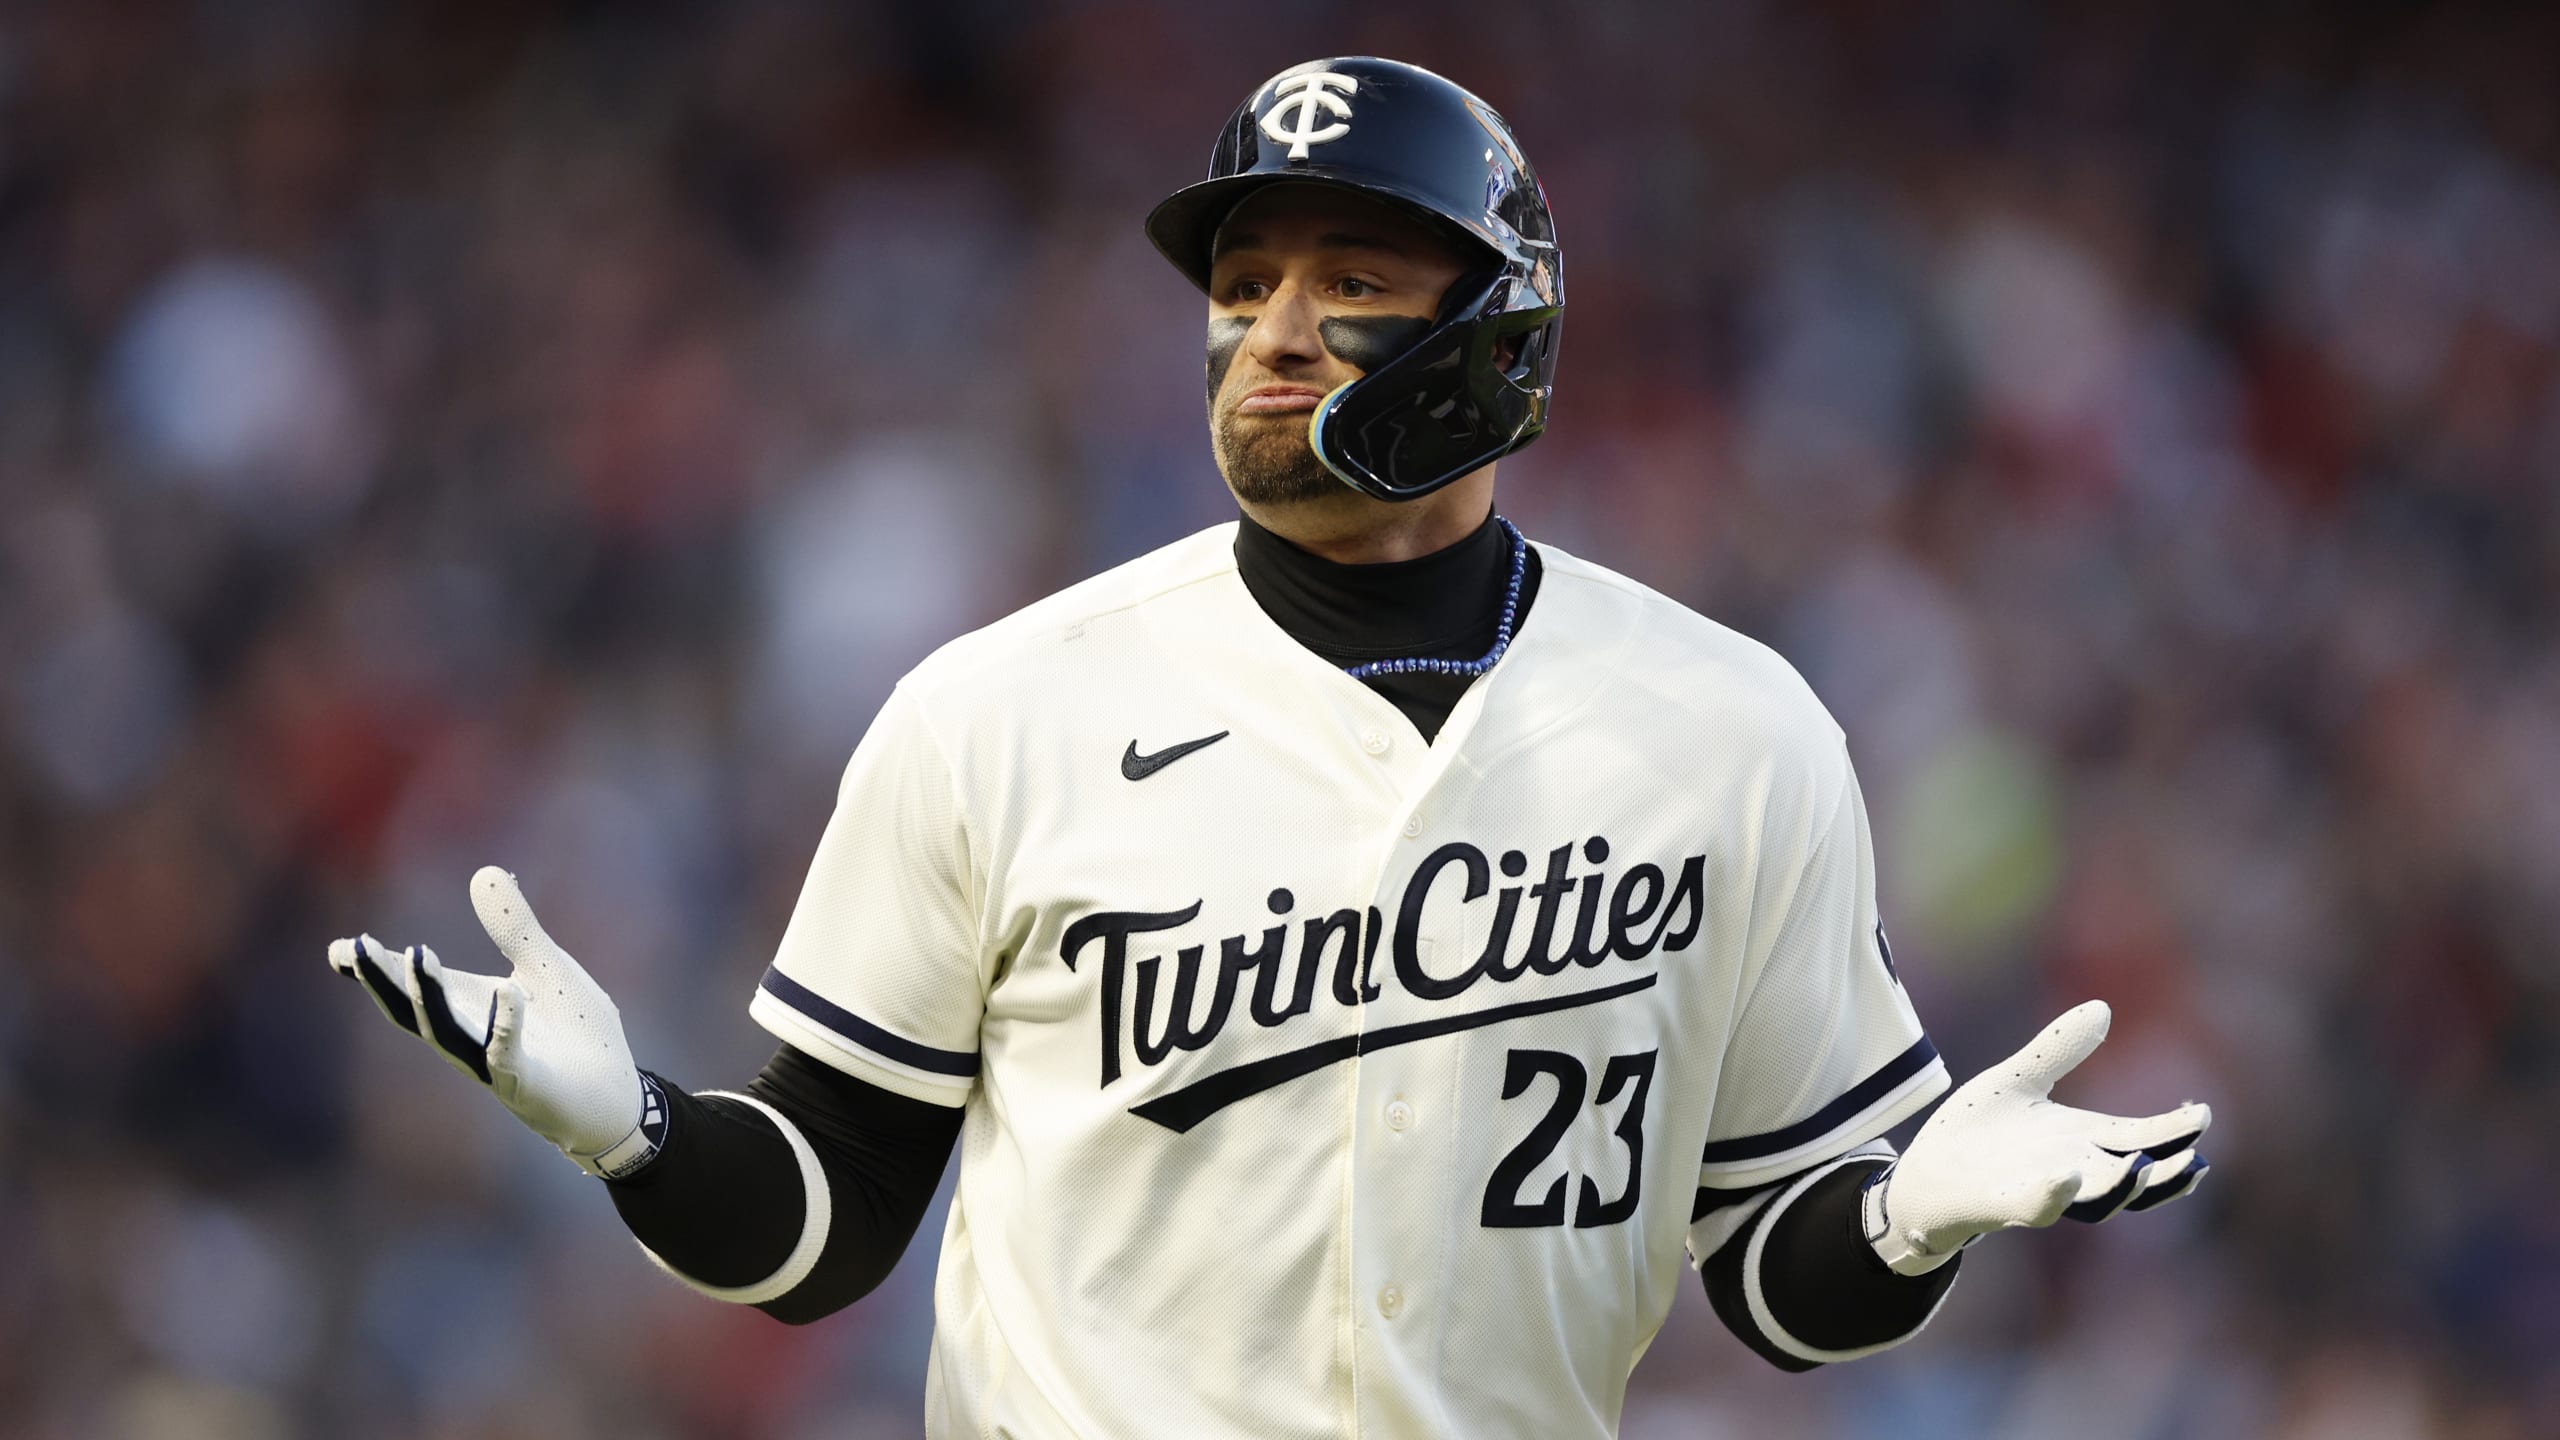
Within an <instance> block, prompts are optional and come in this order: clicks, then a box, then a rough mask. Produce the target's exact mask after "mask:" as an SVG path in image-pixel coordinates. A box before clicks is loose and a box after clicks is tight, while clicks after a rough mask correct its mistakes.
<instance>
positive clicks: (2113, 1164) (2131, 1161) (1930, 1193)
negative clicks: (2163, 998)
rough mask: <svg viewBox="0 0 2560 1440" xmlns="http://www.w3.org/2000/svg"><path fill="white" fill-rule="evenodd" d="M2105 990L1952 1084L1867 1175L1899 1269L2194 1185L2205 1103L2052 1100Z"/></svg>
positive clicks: (1882, 1238) (1919, 1267) (1869, 1204)
mask: <svg viewBox="0 0 2560 1440" xmlns="http://www.w3.org/2000/svg"><path fill="white" fill-rule="evenodd" d="M2111 1018H2112V1012H2110V1011H2109V1010H2108V1009H2107V1004H2106V1002H2105V1001H2103V1000H2091V1001H2088V1002H2086V1003H2084V1004H2080V1005H2075V1006H2073V1007H2072V1008H2071V1009H2069V1010H2066V1011H2064V1012H2063V1014H2062V1018H2061V1019H2059V1020H2056V1021H2054V1022H2053V1023H2052V1024H2051V1025H2048V1026H2046V1027H2045V1030H2044V1033H2043V1034H2041V1035H2039V1036H2037V1037H2036V1038H2035V1040H2034V1042H2033V1043H2032V1044H2030V1045H2028V1046H2027V1048H2026V1049H2024V1050H2021V1051H2019V1052H2018V1053H2017V1054H2015V1055H2012V1056H2010V1057H2009V1058H2008V1059H2007V1060H2006V1061H2004V1062H2002V1063H2001V1064H1999V1065H1995V1066H1993V1067H1992V1068H1991V1069H1988V1070H1985V1071H1983V1072H1982V1073H1981V1074H1979V1075H1976V1076H1974V1077H1973V1078H1972V1079H1971V1080H1968V1081H1966V1082H1965V1083H1964V1084H1963V1085H1962V1086H1960V1087H1958V1088H1957V1090H1956V1092H1955V1093H1954V1094H1952V1095H1949V1096H1948V1097H1947V1100H1946V1103H1945V1104H1943V1105H1941V1106H1939V1107H1938V1113H1937V1114H1935V1115H1932V1116H1930V1117H1929V1123H1927V1124H1926V1125H1923V1126H1921V1127H1920V1133H1919V1134H1918V1135H1915V1136H1913V1137H1912V1139H1911V1148H1910V1150H1909V1151H1907V1152H1906V1153H1905V1154H1904V1155H1903V1156H1902V1158H1901V1159H1899V1160H1897V1161H1895V1162H1894V1163H1893V1165H1892V1166H1890V1167H1889V1168H1887V1169H1885V1170H1883V1171H1881V1172H1879V1173H1878V1174H1877V1175H1876V1176H1875V1177H1874V1178H1873V1179H1871V1180H1869V1181H1868V1182H1867V1188H1866V1192H1865V1195H1864V1197H1863V1204H1862V1210H1861V1216H1862V1219H1863V1220H1864V1222H1865V1227H1866V1236H1867V1243H1868V1244H1870V1245H1872V1246H1874V1247H1875V1251H1876V1254H1877V1255H1879V1256H1881V1257H1882V1258H1883V1260H1884V1262H1885V1264H1887V1265H1889V1266H1891V1267H1893V1269H1894V1270H1895V1272H1896V1273H1899V1274H1903V1275H1924V1274H1927V1273H1928V1272H1929V1271H1931V1270H1935V1269H1937V1268H1938V1267H1939V1266H1941V1265H1943V1264H1945V1263H1946V1262H1947V1261H1948V1259H1949V1258H1951V1257H1952V1256H1954V1254H1955V1253H1956V1251H1958V1250H1960V1249H1962V1248H1964V1247H1965V1246H1966V1245H1968V1244H1970V1243H1972V1242H1973V1240H1974V1239H1975V1238H1976V1237H1978V1236H1981V1235H1985V1234H1988V1233H1989V1232H1991V1231H1994V1230H2014V1229H2020V1228H2041V1227H2043V1226H2046V1225H2050V1224H2052V1223H2053V1222H2054V1221H2056V1220H2059V1219H2062V1218H2063V1217H2064V1216H2069V1217H2070V1218H2072V1219H2074V1220H2086V1221H2090V1222H2096V1221H2100V1220H2104V1219H2106V1218H2108V1217H2109V1216H2112V1215H2114V1214H2115V1213H2117V1212H2118V1211H2120V1210H2148V1209H2150V1208H2151V1207H2152V1206H2154V1205H2164V1204H2167V1203H2168V1202H2169V1201H2171V1200H2175V1199H2177V1198H2178V1197H2179V1196H2181V1195H2184V1194H2186V1193H2187V1192H2188V1191H2190V1190H2193V1189H2194V1188H2195V1187H2196V1182H2197V1181H2199V1180H2202V1179H2203V1178H2204V1175H2205V1171H2206V1170H2207V1169H2208V1168H2209V1167H2208V1166H2207V1165H2206V1164H2205V1162H2204V1159H2203V1157H2202V1156H2200V1155H2198V1154H2197V1153H2196V1150H2195V1143H2196V1141H2197V1140H2198V1139H2200V1138H2201V1137H2202V1136H2203V1135H2204V1132H2205V1128H2206V1127H2207V1126H2209V1125H2211V1124H2212V1123H2213V1111H2212V1110H2211V1109H2210V1108H2209V1107H2207V1106H2204V1105H2200V1104H2192V1103H2191V1104H2186V1105H2181V1106H2179V1107H2178V1108H2177V1109H2175V1110H2171V1111H2168V1112H2167V1113H2165V1114H2160V1115H2151V1116H2146V1117H2143V1118H2141V1119H2128V1118H2126V1117H2123V1116H2118V1115H2100V1114H2096V1113H2093V1112H2091V1111H2087V1110H2074V1109H2072V1108H2071V1107H2070V1106H2068V1105H2057V1104H2055V1103H2054V1102H2053V1101H2052V1100H2051V1099H2049V1098H2047V1097H2048V1096H2049V1095H2050V1094H2051V1093H2052V1090H2053V1086H2054V1082H2056V1081H2058V1080H2060V1079H2061V1078H2062V1077H2063V1076H2065V1075H2068V1074H2070V1073H2071V1070H2072V1067H2074V1066H2076V1065H2078V1064H2079V1063H2080V1062H2081V1061H2083V1060H2086V1059H2088V1058H2089V1054H2090V1052H2091V1051H2094V1050H2096V1049H2097V1048H2098V1042H2099V1041H2101V1040H2104V1039H2106V1038H2107V1025H2108V1022H2109V1020H2110V1019H2111Z"/></svg>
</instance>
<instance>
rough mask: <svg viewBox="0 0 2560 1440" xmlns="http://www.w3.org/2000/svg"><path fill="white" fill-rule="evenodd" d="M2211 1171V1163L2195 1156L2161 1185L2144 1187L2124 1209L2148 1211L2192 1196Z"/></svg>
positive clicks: (2155, 1167) (2182, 1157)
mask: <svg viewBox="0 0 2560 1440" xmlns="http://www.w3.org/2000/svg"><path fill="white" fill-rule="evenodd" d="M2189 1153H2190V1154H2191V1155H2192V1154H2193V1152H2189ZM2178 1158H2180V1159H2186V1158H2187V1157H2186V1156H2180V1157H2178ZM2161 1163H2162V1164H2166V1163H2168V1162H2166V1161H2163V1162H2161ZM2153 1168H2154V1169H2157V1168H2158V1167H2157V1166H2154V1167H2153ZM2212 1170H2213V1165H2212V1164H2211V1162H2209V1161H2207V1160H2206V1159H2205V1158H2204V1157H2203V1156H2201V1155H2195V1156H2194V1163H2192V1164H2190V1165H2188V1166H2187V1167H2186V1168H2185V1169H2183V1170H2180V1171H2178V1172H2176V1173H2175V1174H2173V1175H2171V1176H2170V1177H2169V1178H2168V1179H2167V1180H2166V1181H2165V1182H2163V1183H2160V1184H2157V1185H2149V1186H2145V1187H2144V1189H2143V1191H2142V1193H2141V1194H2139V1195H2136V1196H2134V1197H2133V1199H2132V1200H2131V1201H2130V1202H2128V1203H2127V1204H2126V1205H2125V1207H2124V1208H2126V1209H2127V1210H2149V1209H2151V1208H2152V1207H2154V1206H2157V1205H2166V1204H2168V1203H2169V1202H2170V1201H2172V1200H2175V1199H2178V1198H2179V1197H2180V1196H2183V1195H2188V1194H2192V1193H2194V1191H2195V1188H2196V1186H2197V1185H2199V1184H2201V1183H2203V1181H2204V1177H2205V1176H2206V1175H2208V1174H2210V1173H2211V1172H2212Z"/></svg>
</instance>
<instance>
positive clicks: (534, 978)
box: [471, 865, 585, 989]
mask: <svg viewBox="0 0 2560 1440" xmlns="http://www.w3.org/2000/svg"><path fill="white" fill-rule="evenodd" d="M471 908H472V909H473V910H475V911H477V912H478V913H479V916H480V928H481V929H483V930H486V931H488V932H489V939H490V940H491V941H493V942H494V943H495V944H496V945H497V947H498V953H499V954H501V955H504V956H506V957H507V963H508V964H510V965H513V966H514V967H515V969H516V973H517V974H518V975H520V976H522V977H523V978H524V980H525V982H526V983H527V984H529V985H532V986H535V987H537V988H542V989H552V988H557V981H558V972H559V970H560V969H561V967H563V966H564V965H565V966H566V967H567V968H569V969H570V970H573V971H577V962H576V961H574V960H571V959H570V958H569V956H568V952H566V951H564V950H562V949H561V948H560V947H559V946H558V945H557V944H555V943H554V942H553V941H552V939H551V936H550V935H549V934H548V933H546V932H545V931H544V930H543V928H542V922H541V921H539V920H537V919H535V918H534V917H533V906H532V905H531V904H530V903H528V902H527V901H526V900H525V898H524V890H523V888H522V887H521V886H519V885H517V884H516V877H514V876H513V875H510V874H508V873H507V872H506V871H504V870H501V869H499V868H498V867H497V866H495V865H483V866H481V867H480V869H479V870H478V871H477V872H476V873H474V874H473V875H472V877H471ZM577 973H578V975H579V978H580V979H582V980H583V979H584V978H585V972H584V971H577Z"/></svg>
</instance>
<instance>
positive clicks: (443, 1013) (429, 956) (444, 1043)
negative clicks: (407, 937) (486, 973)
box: [412, 947, 489, 1085]
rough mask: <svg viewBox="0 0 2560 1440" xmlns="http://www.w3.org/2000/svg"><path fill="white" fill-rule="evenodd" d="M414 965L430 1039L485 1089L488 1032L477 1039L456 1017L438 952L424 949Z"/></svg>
mask: <svg viewBox="0 0 2560 1440" xmlns="http://www.w3.org/2000/svg"><path fill="white" fill-rule="evenodd" d="M412 963H413V964H414V966H415V967H416V979H415V982H414V983H415V985H416V989H417V995H418V1013H419V1014H421V1015H423V1016H425V1017H426V1021H427V1038H428V1039H429V1040H431V1041H433V1042H434V1044H435V1047H436V1048H437V1049H438V1050H441V1051H443V1052H444V1055H445V1058H446V1059H448V1060H451V1061H452V1062H453V1063H454V1064H456V1065H459V1066H461V1067H462V1068H463V1070H464V1071H466V1072H467V1073H469V1075H470V1076H471V1078H473V1079H475V1080H477V1081H479V1082H480V1083H481V1084H483V1085H486V1084H488V1083H489V1051H488V1041H487V1040H486V1039H485V1038H483V1037H484V1036H485V1034H486V1032H485V1031H484V1032H483V1035H482V1036H474V1035H473V1034H472V1033H471V1032H470V1031H469V1030H466V1029H465V1028H463V1022H462V1020H461V1019H460V1017H458V1016H456V1015H455V1014H454V1011H453V1001H452V999H451V998H449V997H448V996H447V995H446V993H445V979H444V966H443V965H442V964H441V963H439V962H438V961H437V959H436V956H435V952H434V951H432V950H428V949H425V948H424V947H421V948H420V949H419V950H418V951H417V954H416V958H415V960H414V961H413V962H412ZM473 978H482V977H473ZM473 1018H474V1019H479V1018H480V1017H478V1016H475V1017H473Z"/></svg>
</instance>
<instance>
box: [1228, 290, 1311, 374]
mask: <svg viewBox="0 0 2560 1440" xmlns="http://www.w3.org/2000/svg"><path fill="white" fill-rule="evenodd" d="M1323 318H1324V316H1323V312H1322V310H1321V309H1319V308H1318V306H1317V304H1316V297H1315V295H1314V294H1313V293H1312V292H1310V291H1309V290H1307V289H1306V288H1305V287H1304V286H1301V285H1299V284H1298V283H1297V282H1295V281H1288V282H1285V283H1283V284H1282V285H1281V287H1280V288H1279V290H1278V291H1277V292H1275V293H1274V294H1273V295H1272V296H1271V298H1270V299H1268V300H1266V301H1264V302H1263V304H1262V309H1261V312H1260V313H1259V314H1257V315H1255V316H1254V320H1253V328H1252V329H1251V330H1248V331H1246V332H1245V337H1244V348H1245V353H1246V354H1248V355H1250V356H1252V357H1253V359H1254V363H1255V364H1257V365H1260V366H1261V367H1262V368H1263V369H1265V370H1268V371H1271V372H1272V373H1274V374H1287V373H1288V372H1290V371H1292V370H1297V369H1302V368H1304V367H1305V366H1308V365H1312V364H1314V363H1316V362H1317V361H1319V360H1321V359H1323V358H1324V353H1325V352H1324V335H1323V333H1322V332H1321V331H1319V330H1318V329H1317V322H1318V321H1320V320H1322V319H1323Z"/></svg>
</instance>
